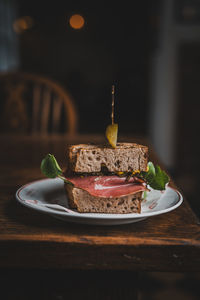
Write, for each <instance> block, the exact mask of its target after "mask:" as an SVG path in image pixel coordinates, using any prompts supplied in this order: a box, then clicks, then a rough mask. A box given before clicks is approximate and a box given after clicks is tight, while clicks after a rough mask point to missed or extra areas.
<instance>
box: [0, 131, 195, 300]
mask: <svg viewBox="0 0 200 300" xmlns="http://www.w3.org/2000/svg"><path fill="white" fill-rule="evenodd" d="M102 139H103V137H101V136H98V137H97V136H77V137H68V136H52V137H41V138H40V137H6V136H1V137H0V145H1V147H0V166H1V168H0V170H1V172H0V268H1V272H2V274H3V278H4V281H3V282H5V283H6V281H7V280H9V281H12V282H13V283H12V286H13V288H12V289H10V290H9V291H8V290H4V292H6V293H8V294H9V295H10V297H11V298H10V299H18V298H12V295H13V293H14V294H15V295H17V293H22V290H23V291H27V293H29V299H32V298H31V296H30V289H31V290H32V292H31V295H32V296H33V299H34V297H35V296H36V294H35V293H38V294H37V299H46V298H47V299H65V298H63V297H65V296H63V295H67V296H69V295H70V292H71V293H72V294H73V295H74V297H73V299H76V297H75V295H76V296H77V298H79V299H90V296H91V295H92V296H91V299H92V298H93V299H114V297H115V299H129V297H128V296H127V295H128V293H129V294H130V299H131V297H133V290H134V288H133V285H134V283H135V286H136V285H137V276H136V273H135V272H136V271H173V272H177V271H200V230H199V221H198V219H197V218H196V216H195V215H194V213H193V212H192V210H191V209H190V207H189V205H188V202H187V201H186V200H184V202H183V204H182V205H181V206H180V207H179V208H177V209H176V210H174V211H172V212H170V213H167V214H163V215H160V216H155V217H152V218H148V219H146V220H143V221H142V222H138V223H133V224H128V225H120V226H89V225H81V224H73V223H68V222H63V221H60V220H57V219H54V218H52V217H50V216H48V215H45V214H42V213H38V212H37V211H34V210H30V209H28V208H26V207H23V206H22V205H20V204H19V203H18V202H17V201H16V200H15V192H16V190H17V189H18V188H19V187H20V186H22V185H24V184H26V183H27V182H30V181H33V180H37V179H40V178H43V177H44V176H43V175H42V174H41V172H40V167H39V166H40V162H41V159H42V158H43V157H44V156H45V155H46V154H47V153H53V154H55V156H56V158H57V159H58V161H59V162H60V164H61V166H63V167H64V165H65V152H66V145H67V144H68V143H80V142H81V143H82V142H101V141H102ZM127 140H128V141H137V142H142V143H144V144H146V143H147V142H146V140H143V139H140V138H135V139H133V138H131V137H129V138H127ZM151 159H153V160H154V161H155V160H156V157H155V155H154V154H153V153H152V152H151ZM97 270H98V272H97ZM19 274H20V275H19ZM99 276H101V277H100V280H99V279H98V278H99ZM33 282H34V284H33ZM39 282H42V284H41V285H40V284H39ZM35 283H37V288H33V287H34V286H35ZM130 283H131V284H130ZM22 285H25V286H26V288H25V287H24V289H22ZM78 285H79V289H78V288H77V287H78ZM2 286H3V285H2ZM41 286H42V287H41ZM63 286H64V287H65V292H64V289H62V287H63ZM88 286H89V287H90V288H89V289H88V288H86V287H88ZM103 287H104V288H103ZM26 289H27V290H26ZM66 289H67V292H66ZM92 289H93V292H91V290H92ZM120 289H121V293H122V294H123V292H122V290H123V289H124V290H126V293H127V294H126V298H123V297H122V298H120V292H119V290H120ZM61 290H62V293H64V294H62V295H61V294H59V293H61V292H60V291H61ZM88 290H90V293H91V294H90V295H89V294H87V293H88ZM38 291H39V292H38ZM47 291H48V292H47ZM97 291H98V293H97ZM105 291H106V292H105ZM128 291H129V292H128ZM23 293H24V294H23ZM23 293H22V294H21V297H20V298H19V299H27V294H26V293H25V292H23ZM45 293H46V294H45ZM48 293H50V294H48ZM84 293H86V294H84ZM95 293H96V294H95ZM101 293H103V294H104V296H102V295H103V294H102V295H101ZM109 293H111V294H112V296H113V295H115V296H113V298H111V296H108V295H110V294H109ZM113 293H114V294H113ZM134 293H135V291H134ZM122 294H121V295H122ZM23 295H24V298H23V297H22V296H23ZM39 295H40V296H41V295H43V296H42V298H39ZM49 295H51V296H52V295H54V296H55V297H54V296H52V298H51V297H49ZM80 295H82V298H80ZM83 295H85V296H83ZM106 295H107V296H106ZM45 297H46V298H45ZM56 297H57V298H56ZM58 297H61V298H58ZM84 297H85V298H84ZM106 297H107V298H106ZM109 297H110V298H109ZM68 299H72V298H68Z"/></svg>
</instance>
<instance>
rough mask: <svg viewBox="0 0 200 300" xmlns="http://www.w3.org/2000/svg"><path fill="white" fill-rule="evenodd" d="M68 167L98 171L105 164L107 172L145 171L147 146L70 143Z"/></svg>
mask: <svg viewBox="0 0 200 300" xmlns="http://www.w3.org/2000/svg"><path fill="white" fill-rule="evenodd" d="M67 156H68V157H67V161H68V168H69V169H70V170H71V171H73V172H78V173H91V172H100V171H101V168H102V166H106V167H107V169H108V171H109V172H131V171H136V170H140V171H146V169H147V163H148V147H146V146H143V145H138V144H135V143H118V144H117V147H116V148H115V149H114V148H111V147H109V146H108V145H106V146H103V145H89V144H79V145H71V146H70V147H69V148H68V152H67Z"/></svg>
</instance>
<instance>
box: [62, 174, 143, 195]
mask: <svg viewBox="0 0 200 300" xmlns="http://www.w3.org/2000/svg"><path fill="white" fill-rule="evenodd" d="M66 179H67V180H68V181H70V182H71V183H73V184H74V186H75V187H77V188H80V189H83V190H85V191H87V192H88V193H89V194H90V195H92V196H95V197H102V198H117V197H124V196H127V195H131V194H135V193H137V192H141V191H145V190H147V188H146V184H145V183H144V181H143V180H141V179H140V178H137V177H131V178H130V180H129V181H128V182H127V181H126V177H118V176H115V175H114V176H86V177H83V178H82V177H78V176H76V177H66Z"/></svg>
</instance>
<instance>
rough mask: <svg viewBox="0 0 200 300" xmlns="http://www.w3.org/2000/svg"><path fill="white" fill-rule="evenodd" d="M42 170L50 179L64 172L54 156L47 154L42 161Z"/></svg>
mask: <svg viewBox="0 0 200 300" xmlns="http://www.w3.org/2000/svg"><path fill="white" fill-rule="evenodd" d="M40 169H41V171H42V173H43V174H44V175H45V176H47V177H49V178H56V177H57V176H59V175H61V174H62V170H61V168H60V166H59V165H58V163H57V161H56V159H55V157H54V156H53V155H52V154H47V156H46V157H45V158H44V159H43V160H42V162H41V166H40Z"/></svg>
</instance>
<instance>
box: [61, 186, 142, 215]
mask: <svg viewBox="0 0 200 300" xmlns="http://www.w3.org/2000/svg"><path fill="white" fill-rule="evenodd" d="M65 190H66V193H67V197H68V203H69V206H70V207H71V208H74V209H77V210H78V212H80V213H86V212H88V213H109V214H127V213H140V212H141V200H142V192H138V193H135V194H133V195H127V196H124V197H120V198H101V197H93V196H92V195H90V194H89V193H88V192H87V191H84V190H81V189H79V188H76V187H73V186H72V185H69V184H67V183H65Z"/></svg>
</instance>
